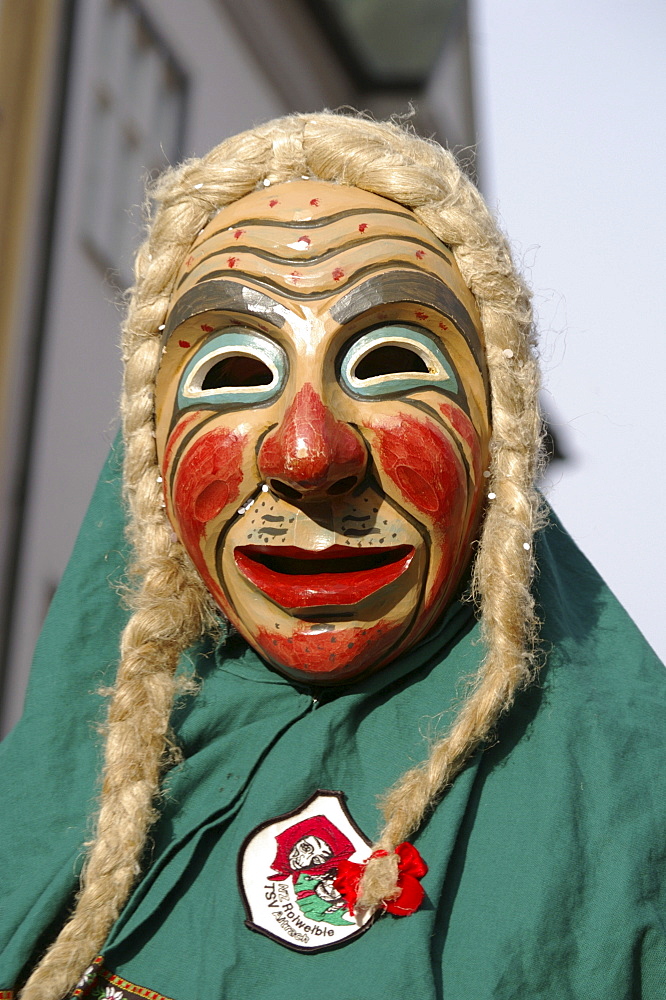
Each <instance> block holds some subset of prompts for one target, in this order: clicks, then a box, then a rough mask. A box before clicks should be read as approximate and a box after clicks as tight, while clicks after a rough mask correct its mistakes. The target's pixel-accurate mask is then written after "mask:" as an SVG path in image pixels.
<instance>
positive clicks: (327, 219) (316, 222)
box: [195, 207, 421, 247]
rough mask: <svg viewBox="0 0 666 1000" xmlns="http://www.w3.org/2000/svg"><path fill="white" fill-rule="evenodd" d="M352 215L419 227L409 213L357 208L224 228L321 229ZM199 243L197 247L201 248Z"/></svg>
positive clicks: (250, 221)
mask: <svg viewBox="0 0 666 1000" xmlns="http://www.w3.org/2000/svg"><path fill="white" fill-rule="evenodd" d="M354 215H360V216H363V217H365V216H366V215H392V216H395V217H396V218H398V219H408V220H409V221H410V222H413V223H414V224H415V225H416V226H420V225H421V223H420V222H419V221H418V219H417V218H416V216H415V215H412V214H411V212H399V211H397V210H394V209H390V208H374V207H368V208H360V207H359V208H346V209H345V210H344V211H343V212H333V213H332V214H331V215H322V216H320V217H319V218H315V219H275V218H270V217H269V216H254V217H253V218H250V219H239V220H238V221H237V222H234V223H231V224H230V225H229V226H227V227H225V228H226V229H228V230H231V229H241V228H243V227H248V226H284V228H285V229H302V228H303V226H305V225H307V226H308V228H309V229H321V228H323V227H324V226H328V225H329V224H330V223H331V222H337V221H338V219H349V218H351V217H352V216H354ZM213 221H214V220H213ZM217 232H218V233H221V232H224V229H218V230H217ZM207 238H209V237H207ZM205 242H206V241H205V240H202V241H201V243H205ZM201 243H200V244H198V245H199V246H201ZM196 246H197V244H195V247H196Z"/></svg>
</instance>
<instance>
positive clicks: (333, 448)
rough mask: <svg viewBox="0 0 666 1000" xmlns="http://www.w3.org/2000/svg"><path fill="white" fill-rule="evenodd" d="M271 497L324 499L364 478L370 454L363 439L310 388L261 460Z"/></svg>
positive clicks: (266, 441) (268, 440) (275, 433)
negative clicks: (338, 417)
mask: <svg viewBox="0 0 666 1000" xmlns="http://www.w3.org/2000/svg"><path fill="white" fill-rule="evenodd" d="M257 462H258V465H259V472H260V473H261V476H262V478H263V479H264V480H265V481H266V483H267V484H268V486H269V487H270V489H271V492H273V493H275V494H276V495H277V496H279V497H282V498H283V499H285V500H310V501H315V500H319V501H321V500H326V499H330V498H331V497H336V496H342V495H344V494H345V493H349V492H350V491H351V490H353V489H354V488H355V486H356V485H357V484H358V483H359V482H360V481H361V480H362V479H363V477H364V475H365V470H366V465H367V450H366V447H365V444H364V442H363V440H362V439H361V437H360V435H359V434H358V433H357V432H356V431H355V430H354V429H353V428H352V427H350V426H349V424H346V423H343V422H342V421H340V420H338V419H337V418H336V417H335V416H334V415H333V414H332V413H331V411H330V410H328V409H327V408H326V407H325V406H324V404H323V402H322V400H321V399H320V397H319V396H318V395H317V393H316V392H315V390H314V389H313V387H312V386H311V385H310V384H309V383H306V384H305V385H304V386H303V387H302V388H301V389H299V391H298V393H297V394H296V396H295V397H294V399H293V401H292V402H291V404H290V406H289V408H288V410H287V412H286V413H285V415H284V418H283V420H282V422H281V424H280V425H279V426H278V427H276V428H275V430H273V431H271V432H270V434H267V435H266V437H265V438H264V440H263V442H262V444H261V448H260V449H259V455H258V458H257Z"/></svg>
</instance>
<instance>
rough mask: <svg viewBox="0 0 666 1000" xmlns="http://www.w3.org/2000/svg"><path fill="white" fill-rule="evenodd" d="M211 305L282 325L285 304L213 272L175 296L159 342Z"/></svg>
mask: <svg viewBox="0 0 666 1000" xmlns="http://www.w3.org/2000/svg"><path fill="white" fill-rule="evenodd" d="M214 309H226V310H228V311H229V312H241V313H247V314H248V315H250V316H259V317H260V318H261V319H265V320H268V321H269V322H270V323H272V325H273V326H275V327H278V328H281V327H283V326H284V322H285V320H284V316H283V312H284V307H283V306H282V305H281V304H280V303H279V302H276V301H275V300H274V299H272V298H271V297H270V296H269V295H266V294H264V293H263V292H260V291H259V290H258V289H256V288H248V287H247V286H246V285H242V284H240V283H239V282H236V281H230V280H229V279H226V280H225V279H223V278H217V277H216V276H215V275H214V274H212V275H209V276H208V278H207V279H206V280H205V281H201V282H199V283H198V284H196V285H195V286H194V288H190V289H189V291H187V292H185V293H184V294H183V295H182V296H181V298H179V299H178V301H177V302H176V304H175V306H174V307H173V309H172V310H171V312H170V313H169V316H168V318H167V322H166V326H165V329H164V333H163V334H162V346H164V345H165V344H166V343H167V341H168V340H169V337H170V336H171V334H172V333H173V331H174V330H175V329H176V328H177V327H179V326H180V325H181V323H184V322H185V320H188V319H192V317H194V316H199V315H200V314H201V313H204V312H209V311H211V310H214Z"/></svg>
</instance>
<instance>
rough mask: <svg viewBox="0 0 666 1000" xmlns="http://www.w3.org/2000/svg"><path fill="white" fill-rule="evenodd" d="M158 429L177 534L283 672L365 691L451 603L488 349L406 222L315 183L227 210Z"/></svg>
mask: <svg viewBox="0 0 666 1000" xmlns="http://www.w3.org/2000/svg"><path fill="white" fill-rule="evenodd" d="M156 413H157V446H158V455H159V462H160V466H161V469H162V476H163V480H164V489H165V498H166V504H167V511H168V515H169V518H170V520H171V522H172V524H173V527H174V530H175V531H176V533H177V535H178V537H179V538H180V540H181V541H182V543H183V545H184V546H185V548H186V550H187V552H188V553H189V555H190V557H191V558H192V560H193V562H194V564H195V566H196V567H197V570H198V571H199V573H200V574H201V576H202V578H203V580H204V581H205V583H206V586H207V587H208V589H209V591H210V593H211V594H212V596H213V598H214V599H215V601H216V602H217V604H218V605H219V607H220V608H221V609H222V611H223V612H224V614H225V615H226V616H227V617H228V618H229V620H230V621H231V622H232V623H233V624H234V625H235V627H236V628H237V629H238V630H239V631H240V632H241V633H242V635H243V636H244V637H245V638H246V639H247V641H248V642H249V643H250V645H251V646H253V647H254V649H256V650H257V652H259V653H260V655H261V656H262V657H263V658H264V659H265V660H267V661H268V663H269V664H271V665H272V666H273V667H275V668H276V669H277V670H279V671H281V672H283V673H285V674H286V675H288V676H291V677H293V678H296V679H301V680H303V679H309V680H311V681H315V682H327V683H330V682H336V681H347V680H349V679H351V678H355V677H359V676H361V675H362V674H364V673H366V672H368V671H372V670H375V669H377V668H378V667H381V666H382V665H383V664H385V663H387V662H389V661H390V660H392V659H393V658H394V657H395V656H397V655H398V654H399V653H402V652H404V651H405V650H406V649H408V648H409V647H410V646H412V645H413V644H414V643H415V642H417V641H418V640H419V639H420V638H421V637H422V636H423V635H425V633H426V632H427V631H428V630H429V629H430V628H431V626H432V625H433V623H434V622H435V620H436V619H437V617H438V616H439V615H440V614H441V612H442V610H443V608H444V607H445V606H446V604H447V603H448V602H449V601H450V600H451V598H452V597H453V596H454V594H455V592H456V588H457V587H458V585H459V582H460V578H461V575H462V574H463V572H464V570H465V568H466V566H467V565H468V563H469V560H470V556H471V543H472V542H473V540H474V538H475V534H476V530H477V524H478V519H479V514H480V508H481V503H482V495H483V483H484V479H483V470H484V468H485V467H486V462H487V452H488V441H489V417H488V402H487V383H486V376H485V361H484V348H483V336H482V332H481V326H480V321H479V317H478V313H477V310H476V306H475V303H474V300H473V297H472V295H471V294H470V292H469V290H468V289H467V288H466V286H465V284H464V282H463V280H462V278H461V276H460V273H459V271H458V269H457V267H456V265H455V263H454V261H453V257H452V255H451V253H450V251H449V250H448V249H447V247H445V246H444V245H443V244H442V243H441V242H440V241H439V240H437V238H436V237H434V236H433V234H432V233H430V232H429V230H428V229H426V228H425V227H424V226H422V225H421V224H420V223H419V222H417V220H416V218H415V217H414V216H413V215H412V213H411V212H409V210H407V209H405V208H403V207H401V206H399V205H397V204H396V203H394V202H391V201H388V200H386V199H383V198H380V197H378V196H375V195H372V194H368V193H366V192H363V191H360V190H357V189H355V188H349V187H344V186H341V185H335V184H325V183H321V182H316V181H295V182H292V183H289V184H282V185H276V186H273V187H270V188H268V189H263V190H261V191H257V192H255V193H253V194H251V195H248V196H247V197H245V198H242V199H241V200H240V201H238V202H235V203H234V204H233V205H231V206H229V207H227V208H225V209H224V210H222V211H221V212H220V213H219V214H218V215H217V216H216V218H215V219H214V220H213V221H212V222H211V223H210V224H209V225H208V226H207V228H206V229H205V230H204V231H203V232H202V233H201V234H200V236H199V238H198V240H197V241H196V243H195V245H194V247H193V248H192V250H191V252H190V254H189V256H188V258H187V260H186V261H185V262H184V264H183V266H182V268H181V272H180V276H179V279H178V281H177V286H176V290H175V291H174V294H173V297H172V299H171V303H170V308H169V313H168V317H167V322H166V329H165V348H164V353H163V358H162V363H161V367H160V372H159V376H158V382H157V397H156Z"/></svg>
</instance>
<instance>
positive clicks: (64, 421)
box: [3, 0, 308, 731]
mask: <svg viewBox="0 0 666 1000" xmlns="http://www.w3.org/2000/svg"><path fill="white" fill-rule="evenodd" d="M143 6H144V8H145V10H146V11H147V13H148V14H150V15H151V16H152V18H153V20H154V23H155V25H156V27H157V28H158V29H159V30H160V32H161V33H162V34H163V36H164V39H165V41H166V43H167V44H168V45H169V47H170V48H171V49H172V51H173V52H174V54H175V55H176V57H177V59H178V61H179V62H180V64H181V65H182V67H183V69H184V70H185V71H186V72H187V73H189V75H190V79H191V87H190V93H189V104H188V117H187V121H186V130H185V132H186V135H185V141H186V149H185V153H186V155H195V154H202V153H204V152H206V151H207V150H208V149H210V148H211V147H212V146H213V145H215V144H216V143H217V142H219V141H220V140H221V139H223V138H224V137H225V136H227V135H231V134H234V133H235V132H238V131H240V130H242V129H243V128H249V127H250V126H252V125H253V124H256V123H258V122H260V121H263V120H265V119H268V118H271V117H273V116H275V115H279V114H282V113H284V112H285V111H286V110H287V108H286V107H285V105H284V103H283V101H282V100H281V99H280V98H279V97H278V96H277V95H276V94H275V92H274V91H273V90H272V88H271V87H270V85H269V84H268V83H267V82H266V81H265V80H264V78H263V76H262V74H261V72H260V70H259V68H258V65H257V63H256V62H255V60H254V59H253V58H252V57H251V56H250V55H249V53H248V52H247V50H246V48H245V46H244V45H243V43H242V41H241V40H240V39H239V38H238V36H237V34H236V31H235V28H234V26H233V24H232V23H231V22H229V20H228V18H227V17H226V15H225V13H224V11H223V9H222V7H221V6H219V5H217V4H215V3H212V2H210V0H188V3H187V4H185V3H183V2H182V0H145V2H144V4H143ZM101 7H102V0H84V2H80V3H79V17H78V22H77V26H76V38H75V44H74V62H73V67H72V72H73V79H72V84H71V90H70V104H69V109H68V115H67V135H66V141H65V150H64V157H65V160H64V170H63V182H62V190H61V195H60V199H59V207H58V219H57V224H56V225H57V243H56V246H55V251H54V254H53V266H54V271H53V274H52V285H51V289H52V294H51V296H50V301H49V305H48V319H47V329H46V336H45V352H44V355H43V357H42V359H41V362H40V364H41V386H42V389H41V393H40V399H39V401H38V414H37V428H36V436H35V451H34V456H33V462H32V474H31V482H30V489H29V494H30V501H29V505H28V508H27V512H26V515H27V516H26V534H25V539H24V545H23V554H22V559H21V574H20V578H19V581H18V591H17V594H16V604H15V610H14V621H15V623H16V629H15V633H14V636H13V645H12V649H11V651H10V656H9V662H10V663H11V667H12V670H11V673H10V674H9V677H8V689H7V691H6V695H7V697H6V705H5V715H4V718H3V729H4V730H5V731H6V729H7V728H9V726H10V725H11V724H13V722H14V721H15V720H16V719H17V718H18V716H19V715H20V710H21V705H22V700H23V690H24V687H25V684H26V681H27V675H28V672H29V667H30V661H31V658H32V651H33V648H34V645H35V642H36V640H37V636H38V634H39V630H40V628H41V624H42V620H43V616H44V613H45V611H46V607H47V603H48V600H49V598H50V596H51V594H52V591H53V588H54V587H55V585H56V584H57V582H58V580H59V579H60V576H61V574H62V571H63V569H64V566H65V565H66V562H67V559H68V556H69V553H70V551H71V548H72V545H73V543H74V539H75V537H76V534H77V531H78V528H79V525H80V523H81V520H82V517H83V514H84V512H85V509H86V506H87V503H88V499H89V497H90V494H91V492H92V489H93V486H94V484H95V481H96V478H97V475H98V474H99V470H100V468H101V466H102V463H103V461H104V458H105V456H106V453H107V450H108V446H109V443H110V442H111V441H112V440H113V437H114V434H115V430H116V427H117V422H116V416H115V414H116V411H117V404H118V396H119V391H120V365H119V352H118V341H119V324H120V317H121V309H120V308H119V306H118V303H117V300H116V298H117V297H116V296H115V293H114V291H113V289H112V288H111V287H110V286H109V285H108V284H106V283H105V282H103V281H102V280H100V270H99V268H98V267H97V266H96V265H95V264H94V263H93V261H92V260H91V258H90V256H89V255H88V253H87V252H86V250H85V249H84V247H83V245H82V242H81V233H82V192H83V189H84V171H85V168H86V160H87V158H86V152H87V142H88V141H89V138H90V114H91V92H92V80H93V77H94V70H95V58H96V52H97V28H98V21H99V17H100V11H101ZM304 110H308V109H307V108H305V109H304Z"/></svg>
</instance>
